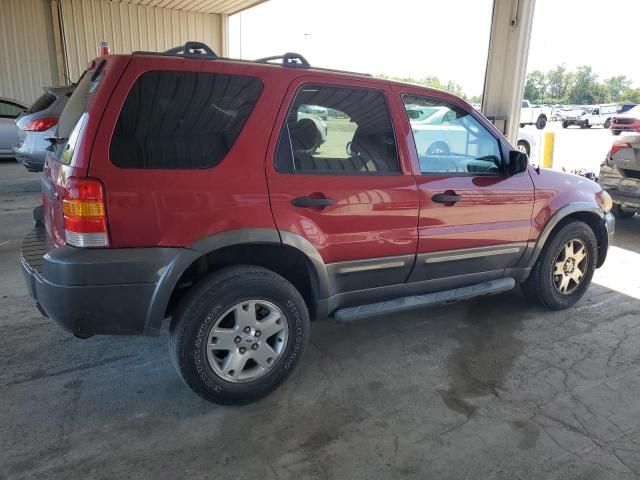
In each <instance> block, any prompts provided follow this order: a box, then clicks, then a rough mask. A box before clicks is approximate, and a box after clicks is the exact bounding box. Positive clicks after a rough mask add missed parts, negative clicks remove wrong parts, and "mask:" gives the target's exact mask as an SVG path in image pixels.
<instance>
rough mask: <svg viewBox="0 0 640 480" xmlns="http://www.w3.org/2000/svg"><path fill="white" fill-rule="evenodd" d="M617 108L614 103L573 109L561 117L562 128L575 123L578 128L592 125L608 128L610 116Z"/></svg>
mask: <svg viewBox="0 0 640 480" xmlns="http://www.w3.org/2000/svg"><path fill="white" fill-rule="evenodd" d="M617 108H618V107H617V106H616V105H597V106H595V107H587V108H584V109H581V110H574V111H573V112H571V113H569V114H567V115H566V116H565V117H564V118H563V120H562V128H567V127H570V126H572V125H577V126H579V127H580V128H591V127H593V126H594V125H595V126H602V127H603V128H609V126H610V125H611V118H612V117H613V116H614V115H615V114H616V111H617Z"/></svg>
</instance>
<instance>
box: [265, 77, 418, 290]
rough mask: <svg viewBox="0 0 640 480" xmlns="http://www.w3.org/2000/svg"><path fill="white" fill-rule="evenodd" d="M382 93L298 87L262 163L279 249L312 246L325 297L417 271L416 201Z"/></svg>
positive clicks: (298, 83)
mask: <svg viewBox="0 0 640 480" xmlns="http://www.w3.org/2000/svg"><path fill="white" fill-rule="evenodd" d="M388 95H389V90H388V87H386V86H381V85H380V84H379V83H374V82H367V81H366V80H356V79H348V80H344V81H340V82H339V85H338V84H330V83H326V80H324V79H322V78H314V77H311V76H310V77H302V78H298V79H296V80H295V81H294V82H293V83H292V84H291V85H290V87H289V90H288V92H287V94H286V96H285V99H284V102H283V105H282V108H281V111H280V112H279V113H278V117H277V120H276V128H275V129H274V133H273V134H272V139H271V142H270V147H269V150H268V152H269V153H268V156H267V179H268V185H269V194H270V198H271V208H272V212H273V215H274V218H275V222H276V225H277V227H278V230H279V231H280V234H281V236H282V239H283V241H284V242H285V243H296V244H298V245H299V244H300V242H302V243H305V244H306V248H309V245H310V246H311V251H312V253H313V254H315V252H317V255H319V256H320V257H321V261H322V262H323V263H325V264H326V265H327V270H328V274H329V280H330V286H329V290H330V291H329V294H330V295H333V294H337V293H341V292H348V291H354V290H362V289H366V288H373V287H379V286H385V285H393V284H401V283H404V282H405V281H406V280H407V278H408V276H409V273H410V271H411V268H412V267H413V263H414V260H415V255H416V248H417V241H418V234H417V222H418V192H417V186H416V182H415V179H414V177H413V175H412V172H411V166H410V163H409V159H408V154H407V150H406V146H401V148H398V143H399V142H397V141H396V135H395V131H394V126H393V122H392V120H391V118H392V117H391V114H390V110H389V107H388Z"/></svg>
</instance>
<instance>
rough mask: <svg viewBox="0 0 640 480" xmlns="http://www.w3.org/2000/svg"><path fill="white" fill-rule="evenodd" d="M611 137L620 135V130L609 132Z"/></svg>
mask: <svg viewBox="0 0 640 480" xmlns="http://www.w3.org/2000/svg"><path fill="white" fill-rule="evenodd" d="M611 134H612V135H620V130H611Z"/></svg>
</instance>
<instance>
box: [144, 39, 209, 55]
mask: <svg viewBox="0 0 640 480" xmlns="http://www.w3.org/2000/svg"><path fill="white" fill-rule="evenodd" d="M133 53H134V55H135V54H142V55H162V56H164V55H175V56H180V57H188V58H203V57H204V58H209V59H215V58H220V57H218V55H216V52H214V51H213V50H212V49H211V48H210V47H209V46H208V45H207V44H205V43H202V42H191V41H190V42H186V43H185V44H184V45H178V46H177V47H173V48H170V49H169V50H165V51H164V52H145V51H136V52H133Z"/></svg>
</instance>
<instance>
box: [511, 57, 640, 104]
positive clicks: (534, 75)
mask: <svg viewBox="0 0 640 480" xmlns="http://www.w3.org/2000/svg"><path fill="white" fill-rule="evenodd" d="M632 84H633V81H632V80H631V79H630V78H627V77H626V76H625V75H616V76H613V77H611V78H606V79H604V80H603V81H600V77H599V75H598V74H597V73H595V72H594V71H593V69H592V68H591V67H590V66H589V65H582V66H580V67H578V68H576V69H575V71H571V70H569V69H567V67H566V65H564V64H562V65H557V66H556V67H554V68H552V69H550V70H548V71H547V72H542V71H540V70H534V71H532V72H530V73H529V74H527V79H526V83H525V87H524V98H526V99H527V100H529V101H530V102H532V103H547V104H566V105H595V104H599V103H640V88H632Z"/></svg>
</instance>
